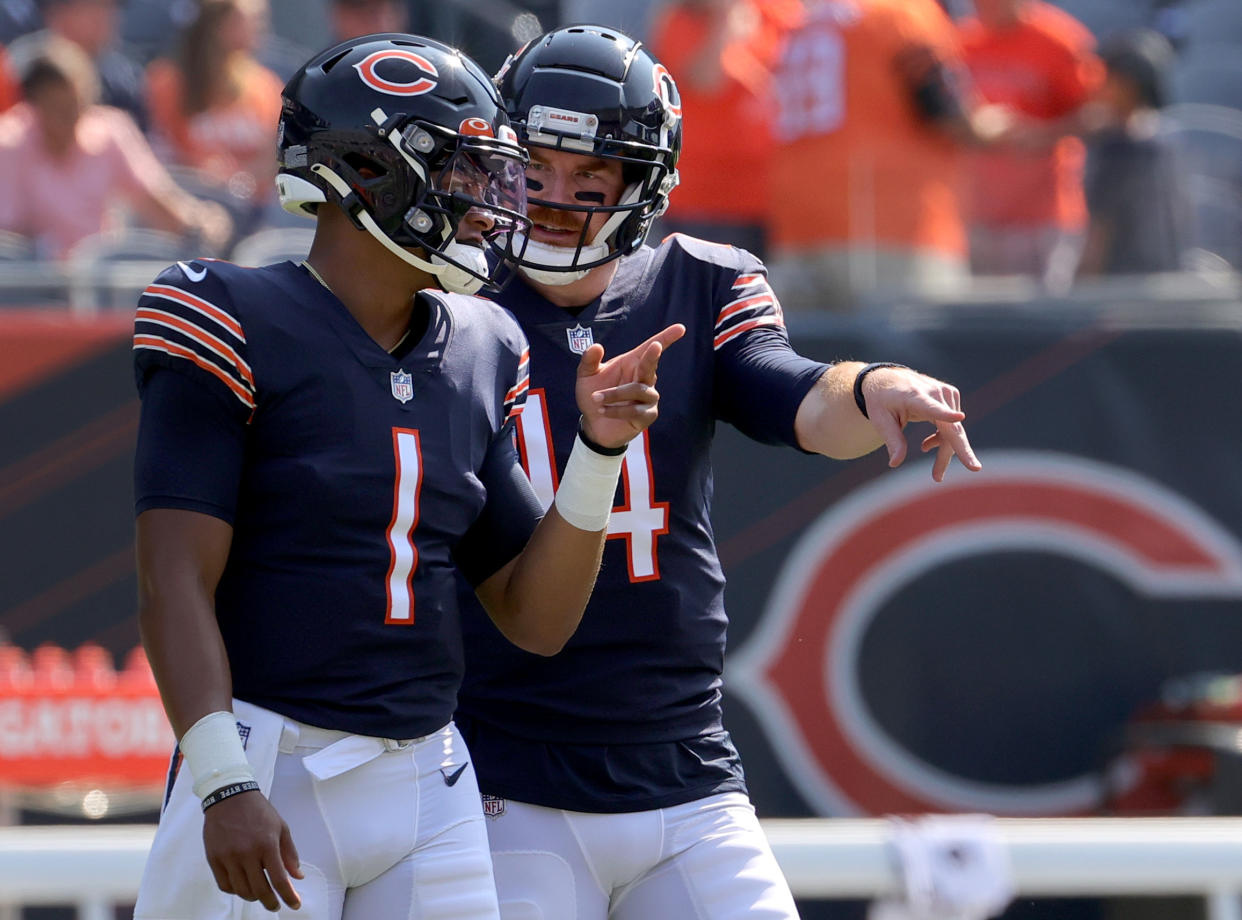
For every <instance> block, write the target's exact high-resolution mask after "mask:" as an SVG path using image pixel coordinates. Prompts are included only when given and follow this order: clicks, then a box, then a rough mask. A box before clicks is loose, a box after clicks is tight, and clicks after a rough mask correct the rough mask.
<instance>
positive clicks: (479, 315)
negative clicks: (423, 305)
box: [425, 291, 527, 355]
mask: <svg viewBox="0 0 1242 920" xmlns="http://www.w3.org/2000/svg"><path fill="white" fill-rule="evenodd" d="M425 293H427V294H429V295H430V296H433V297H435V298H436V299H437V300H439V301H440V302H441V303H442V304H444V305H445V306H446V307H448V310H449V312H450V314H451V315H452V317H453V323H454V325H455V326H456V327H457V329H458V330H459V331H461V332H462V333H463V334H465V335H467V336H469V337H470V338H471V340H472V341H474V340H476V339H477V340H478V342H475V344H476V347H478V344H479V343H486V342H488V341H491V342H493V343H495V344H498V345H499V347H501V348H503V349H505V350H507V351H510V352H512V353H513V354H515V355H520V354H522V353H523V352H525V351H526V350H527V343H526V334H525V333H524V332H523V331H522V327H521V326H520V325H519V324H518V321H517V319H516V318H515V317H514V316H513V314H512V313H510V312H509V311H508V310H507V309H505V308H504V307H502V306H501V305H500V304H498V303H495V302H494V301H491V300H486V299H484V298H482V297H475V296H473V295H471V294H450V293H447V292H445V291H426V292H425Z"/></svg>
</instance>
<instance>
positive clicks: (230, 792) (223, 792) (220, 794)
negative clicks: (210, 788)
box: [203, 779, 259, 811]
mask: <svg viewBox="0 0 1242 920" xmlns="http://www.w3.org/2000/svg"><path fill="white" fill-rule="evenodd" d="M258 788H259V784H258V782H256V781H255V780H252V779H251V780H247V781H246V782H244V783H233V785H231V786H223V787H221V788H220V789H217V790H216V791H215V792H213V793H212V794H211V795H209V796H207V797H205V798H204V799H203V811H206V810H207V809H208V808H210V807H211V806H212V805H219V804H220V803H221V802H223V801H224V800H225V799H231V798H232V797H233V796H235V795H240V794H241V793H243V792H253V791H254V790H256V789H258Z"/></svg>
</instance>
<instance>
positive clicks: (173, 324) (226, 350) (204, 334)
mask: <svg viewBox="0 0 1242 920" xmlns="http://www.w3.org/2000/svg"><path fill="white" fill-rule="evenodd" d="M136 321H137V322H144V323H151V324H153V325H157V326H164V327H166V328H169V329H175V330H177V331H178V332H180V333H181V334H182V335H184V336H186V338H189V339H191V340H192V341H193V342H194V343H195V344H197V345H199V346H201V347H203V348H205V349H207V350H208V351H210V352H212V353H213V354H215V355H217V356H218V357H219V358H221V359H222V360H224V361H227V362H228V363H229V364H230V365H231V366H232V367H233V368H235V369H236V370H237V373H238V375H239V376H240V377H241V378H242V380H244V381H245V382H246V384H247V385H248V388H249V389H250V391H251V392H254V375H253V374H252V373H251V371H250V365H249V364H247V363H246V361H245V359H243V358H242V356H241V355H239V354H238V353H237V352H236V351H234V350H233V348H232V347H230V346H229V345H228V344H226V343H225V342H223V341H221V340H220V339H218V338H216V337H215V336H214V335H212V334H211V333H210V332H208V331H207V330H205V329H203V328H202V327H200V326H196V325H194V324H193V323H191V322H189V321H188V320H185V319H182V318H181V317H179V316H175V315H173V314H172V313H165V312H164V311H163V310H154V309H152V308H150V307H139V308H138V312H137V314H136Z"/></svg>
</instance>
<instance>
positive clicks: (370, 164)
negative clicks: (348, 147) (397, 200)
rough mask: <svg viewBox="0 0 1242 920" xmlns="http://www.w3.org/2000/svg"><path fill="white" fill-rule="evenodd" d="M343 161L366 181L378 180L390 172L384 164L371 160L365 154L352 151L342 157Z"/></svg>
mask: <svg viewBox="0 0 1242 920" xmlns="http://www.w3.org/2000/svg"><path fill="white" fill-rule="evenodd" d="M341 159H342V160H343V161H344V162H345V164H346V165H347V166H349V167H350V168H351V169H353V171H354V172H356V173H357V174H358V175H360V176H362V178H364V179H378V178H379V177H380V176H382V175H384V174H385V173H387V172H388V170H387V169H386V168H385V167H384V165H383V164H382V163H379V162H377V161H376V160H373V159H371V157H369V156H366V155H365V154H361V153H357V152H353V151H351V152H349V153H347V154H345V155H344V156H343V157H341Z"/></svg>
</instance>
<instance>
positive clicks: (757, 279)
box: [733, 273, 767, 291]
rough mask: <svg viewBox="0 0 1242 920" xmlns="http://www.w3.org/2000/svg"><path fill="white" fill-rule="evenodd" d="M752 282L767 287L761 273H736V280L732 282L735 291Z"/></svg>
mask: <svg viewBox="0 0 1242 920" xmlns="http://www.w3.org/2000/svg"><path fill="white" fill-rule="evenodd" d="M754 284H763V285H764V287H767V283H766V282H765V281H764V277H763V275H760V274H758V273H755V274H750V275H738V276H737V280H736V281H734V282H733V289H734V290H735V291H736V290H739V289H741V288H746V287H750V286H751V285H754Z"/></svg>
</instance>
